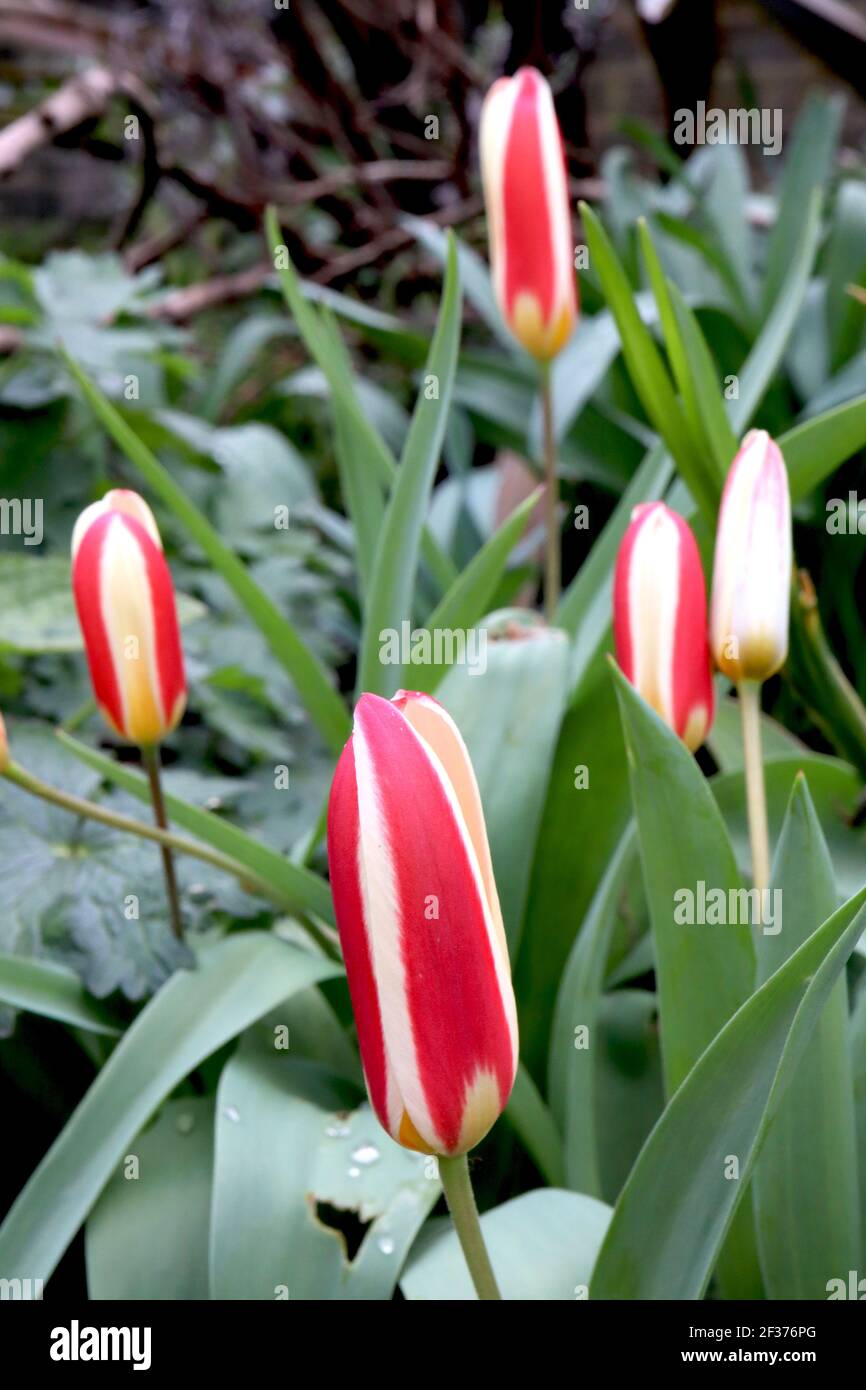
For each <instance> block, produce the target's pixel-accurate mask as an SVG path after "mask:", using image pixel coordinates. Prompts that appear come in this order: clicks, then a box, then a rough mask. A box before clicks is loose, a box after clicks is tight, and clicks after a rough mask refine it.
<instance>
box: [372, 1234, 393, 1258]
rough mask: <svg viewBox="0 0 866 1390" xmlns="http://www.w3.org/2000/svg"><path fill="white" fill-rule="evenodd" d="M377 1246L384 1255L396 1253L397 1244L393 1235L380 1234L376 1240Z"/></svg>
mask: <svg viewBox="0 0 866 1390" xmlns="http://www.w3.org/2000/svg"><path fill="white" fill-rule="evenodd" d="M376 1246H377V1248H378V1249H379V1250H381V1251H382V1254H383V1255H393V1253H394V1249H395V1246H394V1240H393V1237H392V1236H380V1237H379V1239H378V1240H377V1241H376Z"/></svg>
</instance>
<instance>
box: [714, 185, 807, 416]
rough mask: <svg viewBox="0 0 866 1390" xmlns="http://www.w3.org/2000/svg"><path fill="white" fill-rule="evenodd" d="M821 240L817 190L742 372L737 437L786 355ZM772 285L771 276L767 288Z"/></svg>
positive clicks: (734, 412) (734, 408)
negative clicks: (776, 292)
mask: <svg viewBox="0 0 866 1390" xmlns="http://www.w3.org/2000/svg"><path fill="white" fill-rule="evenodd" d="M820 237H821V194H820V190H819V189H817V188H816V189H815V190H814V192H813V193H812V196H811V197H810V198H808V199H807V200H805V201H804V202H803V203H802V204H801V206H800V207H799V208H798V210H797V226H796V236H795V237H794V240H793V242H792V244H791V246H790V247H789V248H788V250H787V253H786V256H785V260H784V262H783V263H782V267H781V269H782V272H783V277H784V278H783V279H782V280H781V282H780V286H779V292H778V295H776V296H774V297H773V298H772V301H771V302H772V308H770V309H769V310H767V308H766V307H765V313H766V317H765V318H764V320H763V327H762V328H761V331H760V333H759V334H758V337H757V338H756V339H755V343H754V345H753V347H752V350H751V352H750V353H749V355H748V357H747V358H746V360H745V362H744V363H743V367H742V370H741V371H740V373H739V377H740V380H739V396H738V397H737V398H736V400H732V401H731V407H730V419H731V425H732V426H733V429H734V433H735V434H736V435H738V436H739V435H741V434H743V433H744V431H745V430H746V428H747V427H748V425H749V423H750V421H751V419H752V416H753V415H754V413H755V411H756V410H757V409H758V406H759V405H760V404H761V401H762V400H763V398H764V396H765V395H766V392H767V388H768V386H769V385H770V382H771V381H772V379H773V377H774V376H775V374H776V372H777V371H778V368H779V364H780V363H781V361H782V358H783V357H784V355H785V349H786V348H787V346H788V340H789V339H790V336H791V333H792V331H793V329H794V325H795V324H796V322H797V317H798V315H799V313H800V309H801V308H802V305H803V300H804V298H805V295H806V290H807V288H808V285H809V276H810V274H811V272H812V266H813V265H814V262H815V255H816V252H817V250H818V243H819V240H820ZM770 264H771V266H772V265H773V263H772V262H771V263H770ZM774 269H775V267H774ZM769 284H770V277H769V276H768V278H767V281H766V284H765V288H766V285H769Z"/></svg>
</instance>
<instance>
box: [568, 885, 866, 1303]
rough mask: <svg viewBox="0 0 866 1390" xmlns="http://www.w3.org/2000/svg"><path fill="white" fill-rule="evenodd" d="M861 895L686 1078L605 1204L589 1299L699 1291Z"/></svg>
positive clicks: (856, 924) (826, 991) (827, 989)
mask: <svg viewBox="0 0 866 1390" xmlns="http://www.w3.org/2000/svg"><path fill="white" fill-rule="evenodd" d="M864 901H866V891H864V892H862V893H858V894H857V896H856V897H855V898H852V899H851V900H850V901H849V902H847V903H846V904H845V905H844V906H843V907H841V908H840V909H839V911H838V912H836V913H834V915H833V916H832V917H830V918H829V919H828V920H827V921H826V922H824V923H823V924H822V926H820V927H818V929H817V930H816V931H815V932H814V933H813V935H812V936H810V937H809V939H808V941H806V942H805V943H804V945H802V946H801V947H800V948H799V950H797V951H796V952H795V953H794V955H793V956H791V957H790V958H789V959H788V960H787V961H786V962H785V964H784V965H783V966H782V967H781V968H780V969H779V970H777V971H776V973H775V975H772V976H771V977H770V979H769V980H767V981H766V983H765V984H764V985H762V986H761V988H760V989H759V990H757V991H756V992H755V993H754V994H753V995H752V996H751V998H750V999H748V1000H747V1002H746V1003H745V1004H744V1005H743V1006H742V1008H740V1009H739V1010H738V1012H737V1013H736V1014H735V1015H734V1017H733V1018H731V1019H730V1020H729V1021H728V1022H727V1023H726V1024H725V1026H724V1028H723V1029H722V1031H721V1033H719V1035H718V1036H717V1037H716V1038H715V1039H714V1040H713V1042H712V1043H711V1044H710V1046H709V1047H708V1048H707V1050H706V1052H705V1053H704V1054H703V1056H702V1057H701V1058H700V1060H699V1061H698V1063H697V1064H696V1065H695V1067H694V1068H693V1069H692V1071H691V1072H690V1073H689V1075H688V1076H687V1077H686V1079H685V1081H684V1082H683V1084H682V1085H681V1086H680V1088H679V1090H678V1091H677V1092H676V1094H675V1095H674V1096H673V1098H672V1099H671V1101H670V1102H669V1104H668V1106H667V1108H666V1110H665V1111H664V1114H663V1115H662V1117H661V1119H660V1120H659V1122H658V1124H657V1125H656V1127H655V1129H654V1130H653V1132H652V1134H651V1135H650V1137H649V1139H648V1140H647V1142H646V1144H645V1146H644V1148H643V1150H642V1152H641V1155H640V1158H639V1159H638V1161H637V1163H636V1164H635V1166H634V1168H633V1170H632V1172H631V1175H630V1177H629V1179H628V1181H627V1183H626V1185H625V1187H624V1189H623V1192H622V1194H621V1196H620V1198H619V1200H618V1202H617V1204H616V1207H615V1209H614V1214H613V1219H612V1221H611V1224H610V1228H609V1230H608V1234H607V1238H606V1240H605V1242H604V1245H603V1246H602V1250H601V1253H600V1255H599V1258H598V1263H597V1264H596V1267H595V1270H594V1273H593V1278H592V1284H591V1286H590V1297H591V1298H593V1299H595V1298H606V1299H610V1298H613V1299H617V1298H625V1299H674V1300H680V1299H698V1298H700V1297H701V1296H702V1295H703V1293H704V1290H705V1289H706V1286H707V1283H708V1281H709V1278H710V1275H711V1273H712V1269H713V1265H714V1264H715V1262H716V1258H717V1256H718V1253H719V1251H720V1249H721V1247H722V1243H723V1241H724V1239H725V1234H726V1231H727V1230H728V1228H729V1226H730V1224H731V1220H732V1218H733V1216H734V1213H735V1210H736V1207H737V1203H738V1201H739V1200H740V1199H741V1197H742V1195H743V1193H744V1192H745V1191H746V1187H747V1182H748V1179H749V1176H750V1174H751V1171H752V1167H753V1165H754V1162H755V1159H756V1157H757V1154H758V1151H759V1149H760V1144H761V1140H762V1138H763V1136H764V1134H765V1132H766V1129H767V1126H768V1124H769V1123H770V1121H771V1120H772V1117H773V1115H774V1113H775V1111H776V1109H777V1107H778V1104H779V1103H780V1101H781V1099H782V1096H783V1094H784V1091H785V1086H786V1084H787V1082H788V1081H789V1079H790V1077H791V1075H792V1074H793V1072H794V1071H795V1070H796V1067H797V1064H798V1063H799V1061H800V1058H801V1057H802V1055H803V1052H804V1049H805V1048H806V1046H807V1045H808V1042H809V1039H810V1037H811V1034H812V1030H813V1028H814V1026H815V1024H816V1023H817V1021H818V1019H819V1017H820V1015H821V1013H822V1010H823V1009H824V1006H825V1004H826V1003H827V1000H828V999H829V997H830V994H831V992H832V989H833V986H834V985H835V983H836V981H837V979H838V978H839V976H840V975H841V973H842V971H843V969H844V967H845V962H846V960H847V959H848V957H849V955H850V954H851V952H852V950H853V949H854V945H855V943H856V941H857V938H858V936H859V935H860V933H861V931H862V930H863V926H864V916H866V914H864V913H863V911H862V907H863V903H864ZM726 930H727V929H726ZM730 1156H733V1157H736V1158H737V1160H738V1164H739V1178H738V1180H736V1181H734V1180H732V1179H731V1178H730V1177H729V1176H728V1172H729V1171H730V1164H729V1158H730Z"/></svg>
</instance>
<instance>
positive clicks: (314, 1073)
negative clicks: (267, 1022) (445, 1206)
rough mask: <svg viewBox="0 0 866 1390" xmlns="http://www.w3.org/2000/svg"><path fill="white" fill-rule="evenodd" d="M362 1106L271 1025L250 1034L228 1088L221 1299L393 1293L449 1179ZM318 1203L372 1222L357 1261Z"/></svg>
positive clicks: (217, 1209)
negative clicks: (282, 1046)
mask: <svg viewBox="0 0 866 1390" xmlns="http://www.w3.org/2000/svg"><path fill="white" fill-rule="evenodd" d="M354 1103H355V1100H354V1096H353V1094H352V1093H351V1092H347V1091H346V1089H345V1087H343V1086H341V1085H340V1084H337V1083H336V1082H335V1080H334V1079H333V1078H332V1077H329V1076H328V1075H327V1073H324V1072H323V1071H322V1070H321V1068H320V1067H317V1066H316V1065H315V1064H307V1065H306V1066H304V1065H302V1064H301V1063H299V1062H297V1061H292V1060H291V1057H290V1055H287V1054H286V1053H285V1052H280V1051H279V1050H277V1049H276V1048H275V1045H274V1038H273V1034H272V1033H269V1031H266V1030H264V1029H263V1028H261V1027H257V1028H256V1029H252V1030H250V1031H249V1032H248V1033H247V1034H246V1035H245V1037H244V1039H243V1041H242V1043H241V1046H240V1048H239V1049H238V1051H237V1052H236V1054H235V1056H234V1057H233V1058H232V1059H231V1060H230V1061H229V1062H228V1064H227V1065H226V1067H225V1069H224V1071H223V1074H222V1076H221V1078H220V1085H219V1091H218V1095H217V1116H216V1145H215V1157H214V1184H213V1207H212V1220H211V1245H210V1269H211V1297H212V1298H216V1299H264V1300H271V1301H272V1300H273V1299H275V1298H277V1299H280V1298H286V1299H293V1300H294V1299H314V1298H318V1299H387V1298H390V1296H391V1293H392V1292H393V1289H394V1287H395V1285H396V1282H397V1278H398V1276H399V1273H400V1267H401V1265H402V1263H403V1259H404V1258H405V1255H406V1252H407V1250H408V1248H409V1246H410V1245H411V1243H412V1240H413V1239H414V1237H415V1234H416V1233H417V1230H418V1228H419V1227H420V1225H421V1223H422V1222H423V1220H424V1218H425V1217H426V1215H427V1213H428V1212H429V1210H430V1208H431V1207H432V1206H433V1204H434V1203H435V1201H436V1199H437V1197H438V1195H439V1184H438V1182H437V1181H436V1180H435V1174H434V1175H432V1176H427V1170H428V1161H427V1160H426V1159H425V1157H424V1156H423V1155H421V1154H415V1153H411V1152H410V1151H409V1150H408V1149H403V1148H400V1146H399V1145H397V1144H395V1143H394V1142H393V1140H392V1139H390V1138H389V1136H388V1135H387V1134H385V1132H384V1131H383V1130H382V1129H381V1127H380V1125H379V1123H378V1121H377V1119H376V1117H375V1116H374V1115H373V1112H372V1111H371V1110H370V1107H369V1106H368V1105H363V1106H362V1107H361V1108H360V1109H358V1110H353V1109H352V1106H353V1105H354ZM287 1156H289V1159H290V1161H287ZM318 1205H321V1206H323V1207H326V1206H327V1207H332V1208H336V1209H337V1210H339V1211H341V1212H343V1211H346V1212H352V1213H354V1215H355V1217H356V1218H357V1219H358V1220H359V1221H363V1222H364V1223H370V1224H369V1226H368V1228H367V1230H366V1232H365V1235H364V1240H363V1242H362V1244H361V1248H360V1250H359V1251H358V1253H357V1255H356V1256H355V1259H354V1260H353V1261H352V1263H351V1264H350V1263H349V1261H348V1259H347V1256H346V1247H345V1242H344V1239H343V1237H342V1235H341V1234H340V1232H339V1231H338V1230H335V1229H333V1228H330V1227H329V1226H328V1225H327V1224H325V1222H326V1218H324V1217H323V1216H322V1215H321V1214H320V1213H319V1212H318V1211H317V1206H318ZM276 1213H278V1214H279V1219H278V1220H275V1219H274V1217H275V1214H276Z"/></svg>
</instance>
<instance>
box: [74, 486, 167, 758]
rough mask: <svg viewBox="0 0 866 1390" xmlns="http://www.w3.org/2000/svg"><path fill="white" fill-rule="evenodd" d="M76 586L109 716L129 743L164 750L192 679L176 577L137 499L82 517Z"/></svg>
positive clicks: (112, 502)
mask: <svg viewBox="0 0 866 1390" xmlns="http://www.w3.org/2000/svg"><path fill="white" fill-rule="evenodd" d="M72 587H73V590H74V593H75V606H76V608H77V609H78V621H79V623H80V625H81V632H82V636H83V637H84V646H85V649H86V652H87V662H88V666H89V667H90V679H91V682H92V684H93V690H94V694H95V696H96V700H97V703H98V705H99V708H100V710H101V711H102V714H103V716H104V717H105V719H106V721H107V722H108V723H109V724H110V725H111V727H112V728H113V729H114V730H115V731H116V732H117V733H118V734H120V735H121V737H123V738H125V739H128V740H129V742H130V743H137V744H140V745H148V744H154V743H159V742H160V741H161V740H162V739H164V738H165V737H166V735H168V734H170V733H171V731H172V729H174V728H175V727H176V726H177V724H178V723H179V722H180V718H181V716H182V714H183V711H184V707H185V705H186V678H185V675H184V667H183V652H182V650H181V645H180V632H179V630H178V623H177V613H176V610H175V602H174V588H173V585H172V581H171V574H170V573H169V569H168V565H167V564H166V561H165V556H164V555H163V553H162V542H161V541H160V537H159V531H158V529H157V525H156V521H155V520H154V517H153V513H152V512H151V510H150V508H149V507H148V505H147V503H146V502H145V501H144V499H143V498H141V497H139V496H138V494H137V493H135V492H129V491H127V490H125V489H116V490H115V491H113V492H109V493H106V495H105V497H103V499H102V501H101V502H95V503H94V504H93V505H92V506H90V507H87V508H86V509H85V511H83V512H82V514H81V516H80V517H79V518H78V521H77V522H76V524H75V529H74V531H73V533H72Z"/></svg>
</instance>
